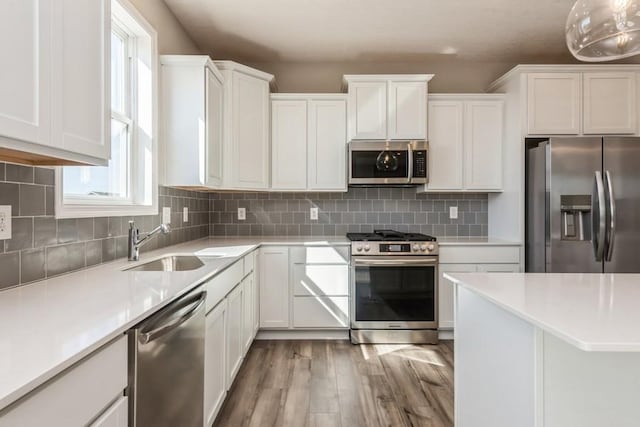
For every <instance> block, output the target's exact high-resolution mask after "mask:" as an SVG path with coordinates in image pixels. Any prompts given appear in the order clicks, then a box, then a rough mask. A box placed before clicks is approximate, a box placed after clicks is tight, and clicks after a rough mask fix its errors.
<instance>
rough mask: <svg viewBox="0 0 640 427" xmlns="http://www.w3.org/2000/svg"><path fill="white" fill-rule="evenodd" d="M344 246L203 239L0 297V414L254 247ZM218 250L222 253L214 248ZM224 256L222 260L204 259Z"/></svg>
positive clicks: (328, 241)
mask: <svg viewBox="0 0 640 427" xmlns="http://www.w3.org/2000/svg"><path fill="white" fill-rule="evenodd" d="M277 244H281V245H298V244H300V245H347V244H348V241H347V240H346V239H344V238H340V237H337V238H336V237H329V238H320V237H301V238H292V237H283V238H279V237H273V238H271V237H258V238H233V239H225V238H207V239H200V240H195V241H192V242H188V243H183V244H180V245H175V246H170V247H167V248H163V249H159V250H156V251H152V252H148V253H143V254H142V255H141V256H140V258H141V260H140V261H139V262H138V263H132V262H128V261H127V260H118V261H115V262H112V263H107V264H102V265H99V266H96V267H93V268H89V269H86V270H81V271H77V272H74V273H70V274H65V275H62V276H58V277H55V278H50V279H47V280H42V281H39V282H35V283H32V284H29V285H25V286H21V287H17V288H14V289H8V290H5V291H2V292H0V409H2V408H4V407H6V406H7V405H9V404H10V403H12V402H13V401H15V400H17V399H18V398H20V397H21V396H23V395H25V394H26V393H28V392H29V391H31V390H33V389H34V388H36V387H37V386H39V385H40V384H42V383H44V382H45V381H47V380H48V379H50V378H52V377H54V376H55V375H57V374H58V373H60V372H62V371H63V370H64V369H66V368H68V367H69V366H71V365H73V364H74V363H76V362H77V361H79V360H80V359H82V358H83V357H85V356H87V355H88V354H90V353H91V352H93V351H95V350H96V349H98V348H99V347H101V346H102V345H104V344H106V343H108V342H109V341H111V340H113V339H114V338H116V337H118V336H120V335H121V334H123V333H124V332H125V331H126V330H128V329H129V328H131V327H132V326H134V325H136V324H137V323H139V322H140V321H142V320H143V319H145V318H146V317H148V316H149V315H151V314H152V313H154V312H155V311H157V310H159V309H160V308H162V307H164V306H165V305H167V304H168V303H169V302H171V301H172V300H174V299H176V298H178V297H180V296H181V295H184V294H186V293H188V292H189V291H190V290H192V289H194V288H195V287H197V286H198V285H199V284H201V283H203V282H204V281H205V280H208V279H209V278H211V277H213V276H214V275H216V274H217V273H219V272H220V271H222V270H224V269H225V268H227V267H228V266H230V265H231V264H233V263H234V262H236V261H237V260H238V259H239V258H240V257H241V256H243V255H245V254H247V253H249V252H250V251H252V250H253V249H255V248H257V247H258V246H260V245H277ZM222 247H226V249H222ZM208 248H219V249H215V250H213V251H209V252H211V253H216V254H220V253H224V254H225V256H224V257H222V258H206V254H207V249H208ZM198 252H200V255H199V256H201V257H202V260H203V262H204V264H205V265H204V267H201V268H199V269H197V270H192V271H180V272H149V271H141V272H132V271H122V270H123V269H124V268H129V267H132V266H134V265H137V264H140V263H145V262H148V261H151V260H153V259H155V258H158V257H160V256H163V255H166V254H191V253H198Z"/></svg>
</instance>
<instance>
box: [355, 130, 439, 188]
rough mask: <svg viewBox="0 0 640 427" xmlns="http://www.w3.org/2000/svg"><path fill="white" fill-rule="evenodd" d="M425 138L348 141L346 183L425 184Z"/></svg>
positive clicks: (369, 184) (367, 184)
mask: <svg viewBox="0 0 640 427" xmlns="http://www.w3.org/2000/svg"><path fill="white" fill-rule="evenodd" d="M427 148H428V143H427V141H351V142H350V143H349V185H351V186H370V187H371V186H383V185H389V186H402V187H405V186H412V185H419V184H426V183H427V182H428V173H427Z"/></svg>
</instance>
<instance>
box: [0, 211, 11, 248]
mask: <svg viewBox="0 0 640 427" xmlns="http://www.w3.org/2000/svg"><path fill="white" fill-rule="evenodd" d="M10 238H11V205H3V206H0V240H6V239H10Z"/></svg>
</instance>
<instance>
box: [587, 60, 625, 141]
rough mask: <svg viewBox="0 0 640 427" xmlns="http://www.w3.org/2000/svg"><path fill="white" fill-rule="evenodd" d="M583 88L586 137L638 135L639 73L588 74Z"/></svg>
mask: <svg viewBox="0 0 640 427" xmlns="http://www.w3.org/2000/svg"><path fill="white" fill-rule="evenodd" d="M583 85H584V124H583V133H584V134H585V135H587V134H596V135H603V134H635V133H636V131H637V109H636V107H637V106H636V104H637V96H636V73H629V72H620V73H613V72H606V73H605V72H602V73H584V75H583Z"/></svg>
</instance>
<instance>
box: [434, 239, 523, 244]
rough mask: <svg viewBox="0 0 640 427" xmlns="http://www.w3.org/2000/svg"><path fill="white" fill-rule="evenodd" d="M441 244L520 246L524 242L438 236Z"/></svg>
mask: <svg viewBox="0 0 640 427" xmlns="http://www.w3.org/2000/svg"><path fill="white" fill-rule="evenodd" d="M438 243H439V244H440V246H520V245H521V244H522V243H520V242H516V241H513V240H504V239H497V238H494V237H438Z"/></svg>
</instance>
